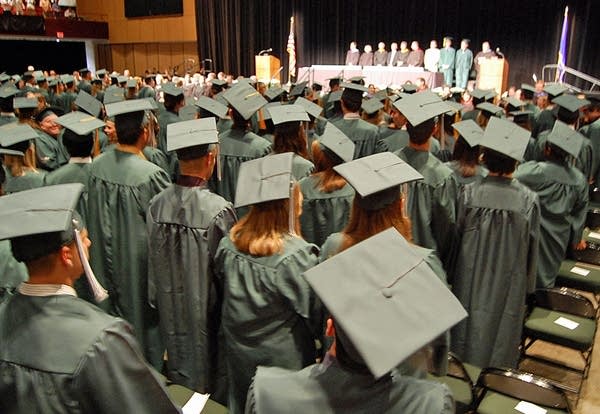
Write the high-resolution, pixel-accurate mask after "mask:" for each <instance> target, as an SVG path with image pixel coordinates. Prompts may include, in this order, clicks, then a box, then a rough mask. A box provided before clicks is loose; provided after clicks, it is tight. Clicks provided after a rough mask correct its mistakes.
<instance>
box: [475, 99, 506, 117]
mask: <svg viewBox="0 0 600 414" xmlns="http://www.w3.org/2000/svg"><path fill="white" fill-rule="evenodd" d="M476 108H477V109H479V110H481V111H483V112H487V113H488V114H489V115H490V116H497V115H499V114H500V115H501V114H502V113H504V109H502V108H501V107H499V106H498V105H494V104H491V103H489V102H483V103H480V104H479V105H477V106H476Z"/></svg>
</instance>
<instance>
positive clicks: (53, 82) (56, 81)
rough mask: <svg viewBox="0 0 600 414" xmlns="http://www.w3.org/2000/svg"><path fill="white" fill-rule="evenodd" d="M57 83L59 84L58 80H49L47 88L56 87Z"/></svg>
mask: <svg viewBox="0 0 600 414" xmlns="http://www.w3.org/2000/svg"><path fill="white" fill-rule="evenodd" d="M58 82H60V79H58V78H53V79H50V80H49V81H48V86H56V85H58Z"/></svg>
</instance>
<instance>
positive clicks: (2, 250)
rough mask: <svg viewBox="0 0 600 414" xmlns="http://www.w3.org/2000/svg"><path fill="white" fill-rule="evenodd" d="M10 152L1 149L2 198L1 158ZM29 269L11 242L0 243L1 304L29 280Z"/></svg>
mask: <svg viewBox="0 0 600 414" xmlns="http://www.w3.org/2000/svg"><path fill="white" fill-rule="evenodd" d="M6 152H8V153H10V152H11V151H10V150H8V151H7V150H5V149H3V148H0V197H2V196H3V195H4V182H5V181H6V173H5V172H4V168H2V160H1V157H2V156H3V154H5V153H6ZM28 277H29V275H27V268H26V267H25V265H24V264H23V263H21V262H17V260H16V259H15V258H14V256H13V254H12V250H11V248H10V242H9V241H8V240H1V241H0V302H2V300H4V299H5V298H6V297H7V295H9V294H11V293H12V292H13V291H14V289H15V288H17V287H18V286H19V285H20V284H21V282H24V281H26V280H27V278H28Z"/></svg>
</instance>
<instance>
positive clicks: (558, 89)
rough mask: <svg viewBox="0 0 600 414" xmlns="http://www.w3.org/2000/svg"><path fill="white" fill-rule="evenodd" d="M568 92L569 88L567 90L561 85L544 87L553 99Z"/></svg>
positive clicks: (554, 84)
mask: <svg viewBox="0 0 600 414" xmlns="http://www.w3.org/2000/svg"><path fill="white" fill-rule="evenodd" d="M568 90H569V88H567V87H566V86H564V85H561V84H560V83H553V84H551V85H546V86H544V92H546V93H547V94H548V95H550V96H551V97H552V98H556V97H558V96H560V95H562V94H563V93H565V92H567V91H568Z"/></svg>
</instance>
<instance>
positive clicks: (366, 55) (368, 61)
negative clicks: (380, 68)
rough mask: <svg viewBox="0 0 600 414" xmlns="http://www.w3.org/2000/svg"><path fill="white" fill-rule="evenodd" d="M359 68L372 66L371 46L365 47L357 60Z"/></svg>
mask: <svg viewBox="0 0 600 414" xmlns="http://www.w3.org/2000/svg"><path fill="white" fill-rule="evenodd" d="M358 65H359V66H373V48H372V47H371V45H365V49H364V52H363V53H362V54H361V55H360V59H359V60H358Z"/></svg>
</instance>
